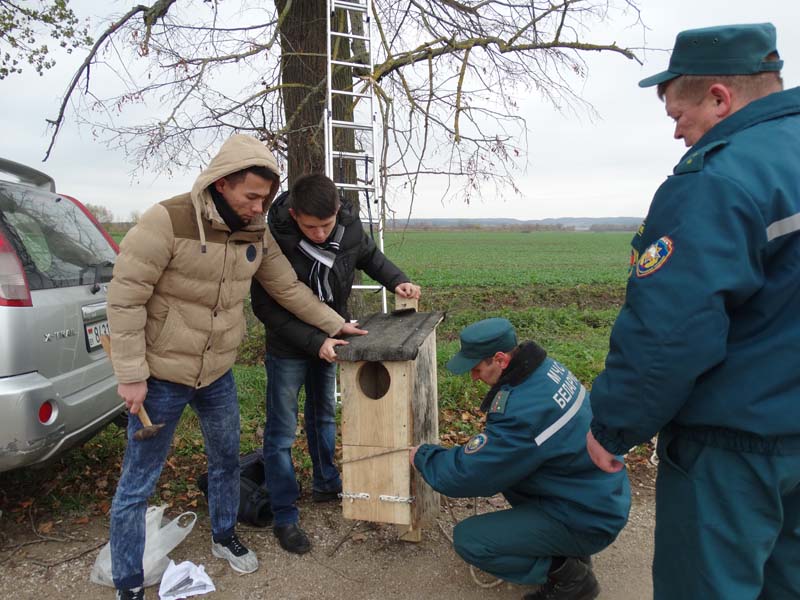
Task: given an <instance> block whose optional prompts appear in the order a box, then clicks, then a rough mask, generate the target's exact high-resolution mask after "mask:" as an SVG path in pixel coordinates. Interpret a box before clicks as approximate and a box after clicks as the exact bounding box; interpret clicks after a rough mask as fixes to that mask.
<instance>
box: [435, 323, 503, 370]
mask: <svg viewBox="0 0 800 600" xmlns="http://www.w3.org/2000/svg"><path fill="white" fill-rule="evenodd" d="M516 345H517V332H516V331H515V330H514V326H513V325H512V324H511V322H510V321H509V320H508V319H502V318H499V317H495V318H492V319H484V320H483V321H478V322H477V323H473V324H472V325H468V326H467V327H465V328H464V329H462V330H461V350H459V352H458V354H456V355H455V356H454V357H453V358H451V359H450V360H449V361H447V365H446V366H447V370H448V371H451V372H453V373H455V374H456V375H462V374H464V373H466V372H467V371H470V370H471V369H472V368H473V367H474V366H475V365H477V364H478V363H479V362H481V361H482V360H483V359H484V358H489V357H491V356H494V355H495V353H497V352H510V351H511V350H513V349H514V348H515V347H516Z"/></svg>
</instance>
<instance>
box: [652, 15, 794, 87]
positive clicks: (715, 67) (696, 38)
mask: <svg viewBox="0 0 800 600" xmlns="http://www.w3.org/2000/svg"><path fill="white" fill-rule="evenodd" d="M777 51H778V49H777V42H776V34H775V26H774V25H773V24H772V23H750V24H747V25H721V26H718V27H705V28H702V29H688V30H686V31H681V32H680V33H679V34H678V37H677V38H676V39H675V47H674V48H673V49H672V56H671V57H670V59H669V67H668V68H667V70H666V71H662V72H661V73H657V74H656V75H652V76H650V77H647V78H646V79H642V80H641V81H640V82H639V87H651V86H654V85H658V84H659V83H664V82H665V81H669V80H670V79H675V78H676V77H680V76H681V75H752V74H754V73H761V72H762V71H780V70H781V68H782V67H783V61H782V60H775V61H766V60H764V59H765V58H766V57H767V55H769V54H771V53H773V52H777Z"/></svg>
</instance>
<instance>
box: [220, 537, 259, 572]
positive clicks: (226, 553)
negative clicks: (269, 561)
mask: <svg viewBox="0 0 800 600" xmlns="http://www.w3.org/2000/svg"><path fill="white" fill-rule="evenodd" d="M211 554H213V555H214V556H216V557H217V558H224V559H225V560H227V561H228V563H229V564H230V565H231V569H233V570H234V571H236V572H237V573H252V572H253V571H255V570H256V569H258V557H256V553H255V552H253V551H252V550H248V549H247V547H246V546H245V545H244V544H243V543H242V542H240V541H239V538H238V537H237V536H236V534H235V533H234V534H233V536H231V539H229V540H227V541H226V542H225V543H218V542H214V541H212V542H211Z"/></svg>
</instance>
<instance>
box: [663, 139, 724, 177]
mask: <svg viewBox="0 0 800 600" xmlns="http://www.w3.org/2000/svg"><path fill="white" fill-rule="evenodd" d="M727 144H728V140H717V141H716V142H711V143H710V144H706V145H705V146H703V147H702V148H698V149H697V150H695V151H694V152H692V153H691V154H689V155H688V156H686V157H684V159H683V160H682V161H681V162H679V163H678V164H677V165H676V166H675V168H674V169H673V170H672V172H673V173H674V174H675V175H682V174H683V173H696V172H698V171H702V170H703V165H704V164H705V157H706V155H707V154H710V153H711V152H713V151H714V150H716V149H717V148H721V147H722V146H726V145H727Z"/></svg>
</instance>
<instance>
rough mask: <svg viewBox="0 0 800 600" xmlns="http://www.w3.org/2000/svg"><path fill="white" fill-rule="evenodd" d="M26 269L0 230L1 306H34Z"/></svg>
mask: <svg viewBox="0 0 800 600" xmlns="http://www.w3.org/2000/svg"><path fill="white" fill-rule="evenodd" d="M32 305H33V303H32V302H31V290H30V287H28V278H27V277H26V276H25V269H23V268H22V263H21V262H20V261H19V257H18V256H17V253H16V251H15V250H14V247H13V246H12V245H11V243H10V242H9V241H8V240H7V239H6V238H5V236H4V235H3V233H2V232H0V306H32Z"/></svg>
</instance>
